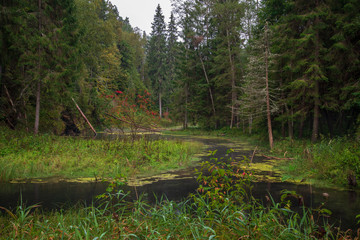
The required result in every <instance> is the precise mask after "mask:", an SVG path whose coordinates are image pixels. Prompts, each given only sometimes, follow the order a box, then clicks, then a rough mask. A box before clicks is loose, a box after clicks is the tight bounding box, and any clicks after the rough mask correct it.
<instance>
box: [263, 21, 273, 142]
mask: <svg viewBox="0 0 360 240" xmlns="http://www.w3.org/2000/svg"><path fill="white" fill-rule="evenodd" d="M268 52H269V40H268V25H267V23H266V25H265V69H266V72H265V82H266V112H267V122H268V133H269V144H270V149H273V147H274V140H273V134H272V126H271V113H270V96H269V56H268Z"/></svg>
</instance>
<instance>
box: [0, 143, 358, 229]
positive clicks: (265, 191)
mask: <svg viewBox="0 0 360 240" xmlns="http://www.w3.org/2000/svg"><path fill="white" fill-rule="evenodd" d="M157 137H161V138H163V137H165V138H169V139H172V138H176V139H179V138H180V139H183V140H185V141H200V142H202V143H204V144H205V145H206V149H207V150H211V151H214V150H217V153H216V155H215V157H218V158H220V157H222V156H225V154H226V151H227V149H229V148H231V149H233V150H234V151H235V152H233V153H231V154H230V156H231V157H232V158H233V159H234V160H241V159H243V156H246V157H248V158H249V159H250V158H251V156H252V153H253V149H251V146H249V145H247V144H246V143H242V142H238V141H232V140H228V139H224V138H208V137H180V136H157ZM155 138H156V137H155ZM208 159H209V157H208V156H202V157H201V161H205V160H208ZM253 165H254V166H255V167H254V168H253V169H252V171H253V172H254V174H255V175H256V176H257V181H256V182H255V183H254V188H253V195H254V197H255V198H256V199H260V200H261V201H263V202H266V195H269V194H270V195H271V196H272V197H273V198H274V200H275V201H277V202H279V201H280V197H281V191H282V190H284V189H287V190H289V191H296V192H297V193H298V194H300V195H302V196H303V199H304V203H305V205H306V206H308V207H312V208H317V207H319V206H320V205H321V204H322V203H324V202H325V201H326V200H325V198H324V197H323V193H327V194H329V198H328V199H327V201H326V204H325V208H326V209H329V210H330V211H331V212H332V215H331V222H332V223H334V224H335V225H336V226H339V225H340V226H341V228H342V229H353V230H354V229H356V228H358V227H359V225H356V219H355V217H356V215H358V214H360V191H359V190H357V191H355V190H340V189H334V188H318V187H314V186H312V185H311V184H297V183H292V182H281V180H280V176H279V173H278V172H277V171H275V170H273V169H271V161H269V160H267V159H264V158H263V157H261V156H256V155H255V157H254V159H253ZM256 166H260V167H256ZM195 168H196V166H193V167H191V168H188V169H184V170H178V171H172V172H168V173H164V174H159V175H156V176H152V177H147V178H144V179H139V180H140V181H138V182H137V184H136V185H137V186H136V191H137V192H138V193H139V194H142V193H144V194H146V196H147V197H146V200H147V201H148V202H150V203H151V202H155V201H156V198H158V199H159V198H161V196H163V195H165V196H166V198H167V199H169V200H174V201H180V200H182V199H184V198H186V197H187V196H188V194H189V193H193V192H195V190H196V188H197V187H198V184H197V182H196V179H195V177H194V169H195ZM45 180H46V181H44V182H43V183H42V182H31V181H29V182H25V183H0V206H2V207H6V208H8V209H14V208H16V206H18V205H19V203H20V202H22V203H24V204H26V205H28V206H29V205H33V204H38V203H39V204H41V206H42V208H43V209H49V210H51V209H56V208H66V207H67V206H73V204H75V203H77V202H79V201H81V202H84V203H86V204H88V205H90V204H91V203H92V202H93V201H94V197H95V196H97V195H100V194H102V193H104V192H105V190H106V188H107V186H108V183H107V182H101V181H99V182H77V181H70V182H69V181H65V180H60V181H59V180H58V179H56V178H54V179H45ZM124 190H125V191H132V193H131V195H132V197H134V198H135V194H134V187H133V186H124Z"/></svg>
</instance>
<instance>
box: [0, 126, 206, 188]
mask: <svg viewBox="0 0 360 240" xmlns="http://www.w3.org/2000/svg"><path fill="white" fill-rule="evenodd" d="M200 151H201V145H200V143H195V142H192V143H187V142H182V141H179V140H178V141H176V140H173V141H167V140H154V141H151V140H147V139H146V138H145V137H141V138H139V139H137V140H132V139H131V138H124V139H118V140H95V139H81V138H73V137H60V136H54V135H39V136H34V135H31V134H26V133H23V132H15V131H11V130H8V129H6V128H3V129H1V133H0V182H1V181H10V180H12V179H18V178H20V179H24V178H37V177H52V176H58V177H67V178H73V177H95V178H102V177H114V176H117V175H119V174H121V175H125V176H126V175H127V174H128V173H130V172H131V173H134V169H135V170H136V174H142V173H147V174H149V173H158V172H161V171H164V170H168V169H174V168H180V167H185V166H187V165H189V164H191V162H192V161H194V160H195V158H194V154H195V153H198V152H200ZM130 170H131V171H130Z"/></svg>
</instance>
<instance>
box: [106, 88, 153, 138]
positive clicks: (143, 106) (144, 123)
mask: <svg viewBox="0 0 360 240" xmlns="http://www.w3.org/2000/svg"><path fill="white" fill-rule="evenodd" d="M150 96H151V94H150V93H149V92H148V91H147V90H144V91H142V92H141V93H135V92H130V91H129V92H122V91H119V90H118V91H115V93H114V94H112V95H107V96H106V98H107V99H109V100H110V104H111V108H110V110H109V114H108V115H107V116H108V117H107V118H108V120H109V121H110V122H111V124H112V125H114V126H116V127H118V128H119V129H124V128H129V129H130V130H131V132H133V133H136V132H137V131H138V130H139V129H142V130H152V129H155V128H157V124H158V123H159V116H158V114H157V112H155V111H154V110H153V106H154V103H153V102H152V100H151V99H150Z"/></svg>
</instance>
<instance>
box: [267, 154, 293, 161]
mask: <svg viewBox="0 0 360 240" xmlns="http://www.w3.org/2000/svg"><path fill="white" fill-rule="evenodd" d="M261 156H263V157H265V158H267V159H276V160H294V158H279V157H273V156H266V155H264V154H261Z"/></svg>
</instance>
